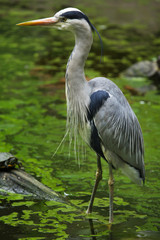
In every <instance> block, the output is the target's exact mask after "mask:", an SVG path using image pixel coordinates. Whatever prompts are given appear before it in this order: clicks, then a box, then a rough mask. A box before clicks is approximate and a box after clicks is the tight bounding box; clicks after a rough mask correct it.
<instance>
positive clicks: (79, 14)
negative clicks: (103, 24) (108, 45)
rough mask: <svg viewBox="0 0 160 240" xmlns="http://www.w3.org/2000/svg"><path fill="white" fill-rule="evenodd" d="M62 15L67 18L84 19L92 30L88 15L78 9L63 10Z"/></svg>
mask: <svg viewBox="0 0 160 240" xmlns="http://www.w3.org/2000/svg"><path fill="white" fill-rule="evenodd" d="M61 16H62V17H65V18H68V19H85V20H86V21H87V22H88V24H89V25H90V27H91V29H92V31H94V28H93V26H92V24H91V22H90V21H89V19H88V17H87V16H86V15H85V14H84V13H82V12H79V11H69V12H65V13H63V14H62V15H61Z"/></svg>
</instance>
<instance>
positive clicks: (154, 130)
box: [0, 0, 160, 240]
mask: <svg viewBox="0 0 160 240" xmlns="http://www.w3.org/2000/svg"><path fill="white" fill-rule="evenodd" d="M0 2H1V3H2V6H3V8H2V9H1V10H0V16H1V35H0V45H1V46H0V53H1V54H0V74H1V76H0V143H1V144H0V151H2V152H11V153H13V154H14V155H15V156H17V157H18V158H19V159H20V160H21V161H22V163H23V166H24V168H25V171H26V172H28V173H29V174H31V175H33V176H35V177H36V178H37V179H38V180H40V181H41V182H42V183H44V184H46V185H47V186H48V187H50V188H51V189H53V190H55V191H57V192H59V193H61V194H62V195H64V193H66V194H67V195H68V197H67V198H68V199H69V200H70V201H71V202H72V203H74V205H75V206H77V207H78V208H77V207H73V206H69V205H63V204H62V203H56V202H53V201H40V200H34V199H33V198H31V197H29V196H22V195H18V194H13V193H10V194H9V193H8V194H7V193H4V192H2V191H1V195H0V196H1V198H0V229H1V231H0V238H1V239H5V240H7V239H13V240H14V239H20V240H21V239H23V240H28V239H35V240H38V239H115V240H119V239H129V240H131V239H145V240H150V239H159V238H160V164H159V156H160V140H159V139H160V120H159V119H160V117H159V116H160V95H158V94H157V92H156V91H150V92H148V93H147V94H146V95H145V96H132V95H130V93H129V92H127V91H126V90H125V89H124V86H125V85H131V86H133V87H139V86H143V85H145V84H149V82H148V81H147V80H144V79H133V80H132V81H130V80H127V79H122V78H119V77H118V73H119V72H120V71H121V70H123V69H124V68H125V67H127V66H128V65H129V64H130V63H131V62H133V61H137V60H140V59H141V58H142V59H143V58H144V57H147V56H149V59H151V58H153V57H156V54H155V51H153V50H154V49H155V48H156V49H157V51H158V49H160V43H159V40H158V38H156V34H158V33H156V34H155V35H154V34H153V33H150V34H149V35H150V38H147V41H146V42H145V40H144V39H145V37H146V36H148V33H146V34H147V35H144V39H143V41H142V36H140V39H141V41H140V40H139V39H138V36H139V34H137V35H136V37H137V40H136V37H135V38H134V39H133V38H132V37H131V39H130V38H129V37H130V35H129V36H128V38H127V37H126V35H125V34H127V33H128V30H129V29H132V30H133V26H129V25H128V26H125V27H124V26H123V27H120V26H118V25H116V26H114V28H113V26H110V27H109V32H108V36H107V35H106V34H105V32H104V34H103V31H102V32H101V34H102V35H103V38H104V39H103V40H104V45H105V49H106V48H107V50H105V54H107V52H108V54H109V55H108V57H105V59H104V62H102V63H100V59H99V47H98V44H99V42H98V39H97V38H96V36H95V44H94V46H93V49H92V53H91V54H90V56H89V59H88V62H87V65H86V75H87V76H88V77H89V78H92V77H95V76H99V75H104V73H106V72H108V74H107V76H108V75H109V76H112V80H113V81H114V82H115V83H116V84H117V85H118V86H119V87H120V88H121V89H122V90H123V92H124V93H125V95H126V97H127V99H128V101H129V102H130V104H131V106H132V108H133V110H134V111H135V113H136V115H137V116H138V119H139V121H140V124H141V126H142V131H143V136H144V143H145V166H146V183H145V186H144V187H140V186H136V185H134V184H132V183H131V182H130V180H129V179H128V178H127V177H125V176H123V175H122V174H121V173H120V172H119V171H116V172H114V176H115V193H114V195H115V198H114V224H113V226H112V230H111V231H110V230H109V229H108V206H109V200H108V166H107V163H106V162H104V161H103V163H102V164H103V180H102V181H101V183H100V186H99V189H98V192H97V196H96V199H95V203H94V209H93V213H92V214H91V215H89V216H86V214H85V210H86V208H87V205H88V202H89V199H90V194H91V190H92V186H93V184H94V178H95V171H96V156H95V154H94V153H93V152H92V151H90V149H89V148H87V147H86V150H85V149H84V145H83V146H82V145H81V144H80V146H79V157H77V159H76V160H75V154H74V146H71V147H69V142H68V139H66V141H64V143H63V144H62V146H61V147H60V148H59V150H58V151H57V153H56V155H55V156H54V157H53V154H54V153H55V151H56V149H57V147H58V145H59V143H60V142H61V140H62V138H63V136H64V134H65V124H66V101H65V93H64V80H63V76H64V74H65V65H66V61H67V58H68V55H69V53H70V51H71V49H72V48H73V42H74V41H73V38H72V37H70V34H69V33H64V32H59V31H55V30H52V29H45V28H37V29H35V28H34V29H33V28H20V27H17V26H15V24H16V23H17V22H21V21H23V20H27V19H32V18H40V17H44V16H45V14H46V16H48V15H49V14H50V13H49V14H48V12H47V10H46V9H47V6H46V5H47V3H46V5H45V6H44V9H43V7H41V8H40V7H39V9H37V8H36V7H35V6H36V1H32V2H33V8H31V7H30V5H29V4H31V1H29V2H28V1H24V2H23V3H22V2H19V1H17V2H15V3H14V4H13V3H12V5H10V3H9V2H7V1H2V0H1V1H0ZM50 4H51V3H50ZM50 4H49V6H50ZM74 6H76V5H74ZM56 8H58V6H57V5H56ZM88 12H89V10H88ZM91 12H92V11H91ZM92 14H93V13H92ZM94 21H95V23H96V20H94ZM103 21H104V19H98V20H97V25H98V24H101V23H102V22H103ZM98 26H99V25H98ZM98 30H100V29H98ZM131 32H132V31H131V30H130V31H129V33H130V34H131ZM115 33H116V34H115ZM129 33H128V34H129ZM64 36H65V37H64ZM113 36H114V39H113ZM107 37H109V38H108V39H107ZM116 39H117V42H116ZM111 40H112V41H111ZM120 40H121V41H120ZM130 42H131V43H132V47H129V44H130ZM142 42H143V44H142ZM119 43H121V48H119ZM138 43H139V44H138ZM152 43H153V44H152ZM106 44H108V45H106ZM149 45H150V46H151V47H150V48H148V46H149ZM122 46H123V48H122ZM145 47H146V49H145ZM151 49H152V54H151ZM144 50H145V51H144ZM95 56H96V57H95ZM127 56H128V57H127ZM115 65H116V71H114V69H115ZM105 66H107V68H106V67H105ZM93 69H94V70H93ZM112 70H113V71H112ZM69 149H70V150H69Z"/></svg>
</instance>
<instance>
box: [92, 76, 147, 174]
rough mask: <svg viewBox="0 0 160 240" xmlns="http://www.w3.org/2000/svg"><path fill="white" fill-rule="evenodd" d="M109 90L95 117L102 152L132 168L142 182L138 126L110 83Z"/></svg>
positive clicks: (140, 141) (141, 142)
mask: <svg viewBox="0 0 160 240" xmlns="http://www.w3.org/2000/svg"><path fill="white" fill-rule="evenodd" d="M110 84H112V86H110ZM109 86H110V87H108V88H106V89H105V90H106V91H107V92H108V94H109V98H107V99H106V100H105V102H104V103H103V104H102V106H101V107H100V108H99V110H98V111H97V112H96V114H95V116H94V124H95V126H96V129H97V132H98V134H99V137H100V139H101V144H102V147H103V151H104V152H105V151H106V152H107V151H109V152H112V153H113V154H115V155H116V156H118V157H119V158H120V159H121V160H122V161H124V162H125V163H127V164H129V165H130V166H131V167H134V168H136V169H138V170H139V171H140V174H141V177H142V178H144V160H143V155H144V148H143V137H142V132H141V127H140V124H139V122H138V120H137V117H136V116H135V114H134V112H133V111H132V109H131V107H130V105H129V103H128V102H127V100H126V98H125V97H124V95H123V93H122V92H121V90H120V89H119V88H118V87H117V86H116V85H115V84H114V83H111V82H110V81H109ZM114 88H115V89H114ZM103 89H104V87H103ZM111 89H114V91H113V90H111ZM94 92H96V88H95V89H94ZM104 154H105V153H104Z"/></svg>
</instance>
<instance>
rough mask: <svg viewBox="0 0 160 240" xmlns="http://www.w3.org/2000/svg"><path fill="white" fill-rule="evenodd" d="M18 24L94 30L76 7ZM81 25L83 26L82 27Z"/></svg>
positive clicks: (73, 29) (72, 29)
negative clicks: (51, 15)
mask: <svg viewBox="0 0 160 240" xmlns="http://www.w3.org/2000/svg"><path fill="white" fill-rule="evenodd" d="M17 25H19V26H38V25H41V26H51V27H54V28H58V29H68V30H71V31H76V30H77V29H78V30H80V29H81V30H82V29H85V30H87V29H90V30H94V27H93V25H92V24H91V23H90V21H89V19H88V17H87V16H86V15H85V14H84V13H83V12H81V11H80V10H79V9H77V8H65V9H63V10H60V11H59V12H57V13H56V14H55V15H54V16H53V17H49V18H43V19H38V20H32V21H27V22H22V23H18V24H17ZM82 26H83V27H82Z"/></svg>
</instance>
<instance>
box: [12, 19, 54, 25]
mask: <svg viewBox="0 0 160 240" xmlns="http://www.w3.org/2000/svg"><path fill="white" fill-rule="evenodd" d="M57 22H58V19H57V18H55V17H50V18H42V19H38V20H32V21H27V22H22V23H18V24H16V25H18V26H38V25H39V26H47V25H54V24H56V23H57Z"/></svg>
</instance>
